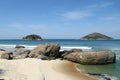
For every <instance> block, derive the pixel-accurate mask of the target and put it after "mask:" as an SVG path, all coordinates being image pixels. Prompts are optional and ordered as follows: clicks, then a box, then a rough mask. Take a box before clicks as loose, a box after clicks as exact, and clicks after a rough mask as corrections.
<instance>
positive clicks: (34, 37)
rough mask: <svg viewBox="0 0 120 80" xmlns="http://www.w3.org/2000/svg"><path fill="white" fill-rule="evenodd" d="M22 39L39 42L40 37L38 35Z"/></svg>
mask: <svg viewBox="0 0 120 80" xmlns="http://www.w3.org/2000/svg"><path fill="white" fill-rule="evenodd" d="M22 39H23V40H41V39H42V37H40V36H39V35H35V34H31V35H27V36H25V37H23V38H22Z"/></svg>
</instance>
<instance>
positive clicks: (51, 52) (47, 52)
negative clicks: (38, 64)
mask: <svg viewBox="0 0 120 80" xmlns="http://www.w3.org/2000/svg"><path fill="white" fill-rule="evenodd" d="M59 50H60V46H59V45H58V44H54V43H48V44H42V45H39V46H37V47H36V48H35V49H33V50H32V51H31V52H30V54H29V57H31V58H37V57H38V56H40V55H44V56H47V57H55V58H58V57H59V56H60V54H59Z"/></svg>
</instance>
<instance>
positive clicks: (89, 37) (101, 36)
mask: <svg viewBox="0 0 120 80" xmlns="http://www.w3.org/2000/svg"><path fill="white" fill-rule="evenodd" d="M81 40H114V38H112V37H109V36H106V35H104V34H101V33H97V32H95V33H91V34H88V35H86V36H84V37H82V38H81Z"/></svg>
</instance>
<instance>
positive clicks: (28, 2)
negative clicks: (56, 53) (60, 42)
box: [0, 0, 120, 39]
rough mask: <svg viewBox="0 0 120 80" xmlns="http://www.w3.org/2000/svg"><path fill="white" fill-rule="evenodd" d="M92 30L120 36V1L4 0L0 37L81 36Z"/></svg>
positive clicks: (0, 20) (68, 37)
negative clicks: (32, 35) (33, 35)
mask: <svg viewBox="0 0 120 80" xmlns="http://www.w3.org/2000/svg"><path fill="white" fill-rule="evenodd" d="M92 32H99V33H103V34H105V35H108V36H111V37H114V38H120V0H0V39H20V38H22V37H23V36H25V35H28V34H38V35H40V36H41V37H43V38H46V39H49V38H50V39H53V38H55V39H56V38H63V39H79V38H81V37H83V36H84V35H86V34H89V33H92Z"/></svg>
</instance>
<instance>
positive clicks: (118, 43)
mask: <svg viewBox="0 0 120 80" xmlns="http://www.w3.org/2000/svg"><path fill="white" fill-rule="evenodd" d="M45 43H58V44H59V45H60V46H61V49H60V50H61V51H63V50H70V49H73V48H77V49H83V50H111V51H113V52H114V53H115V54H116V63H114V64H107V65H80V68H81V69H82V70H85V72H93V73H101V74H105V75H106V76H109V77H111V78H112V80H120V40H79V39H44V40H38V41H25V40H18V39H4V40H3V39H2V40H0V49H6V50H10V49H13V48H15V46H16V45H23V46H25V47H26V48H28V49H33V48H34V47H36V46H37V45H40V44H45Z"/></svg>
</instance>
